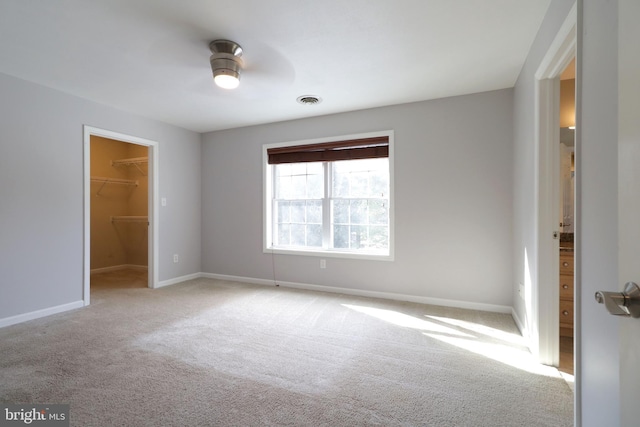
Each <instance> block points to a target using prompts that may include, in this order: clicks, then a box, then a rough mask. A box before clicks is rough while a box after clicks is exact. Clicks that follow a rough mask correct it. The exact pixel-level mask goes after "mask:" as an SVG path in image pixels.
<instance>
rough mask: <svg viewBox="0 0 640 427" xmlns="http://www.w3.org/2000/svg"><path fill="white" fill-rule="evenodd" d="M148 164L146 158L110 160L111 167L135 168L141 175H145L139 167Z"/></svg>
mask: <svg viewBox="0 0 640 427" xmlns="http://www.w3.org/2000/svg"><path fill="white" fill-rule="evenodd" d="M148 162H149V158H148V157H132V158H130V159H119V160H111V166H113V167H118V166H135V167H136V169H138V170H139V171H140V173H141V174H142V175H146V173H145V172H144V171H143V170H142V169H141V168H140V166H139V165H141V164H143V163H148Z"/></svg>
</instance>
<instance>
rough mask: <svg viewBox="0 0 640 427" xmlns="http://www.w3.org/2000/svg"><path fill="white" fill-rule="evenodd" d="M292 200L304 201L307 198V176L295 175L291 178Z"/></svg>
mask: <svg viewBox="0 0 640 427" xmlns="http://www.w3.org/2000/svg"><path fill="white" fill-rule="evenodd" d="M291 188H292V190H291V197H290V198H291V199H304V198H305V197H306V196H307V176H306V175H294V176H292V177H291Z"/></svg>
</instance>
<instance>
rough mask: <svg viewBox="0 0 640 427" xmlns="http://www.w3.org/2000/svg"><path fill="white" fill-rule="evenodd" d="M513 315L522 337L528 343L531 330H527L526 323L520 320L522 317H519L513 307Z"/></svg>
mask: <svg viewBox="0 0 640 427" xmlns="http://www.w3.org/2000/svg"><path fill="white" fill-rule="evenodd" d="M511 317H513V321H514V322H515V324H516V326H517V327H518V330H519V331H520V334H521V335H522V337H523V338H524V341H525V342H526V343H529V338H530V337H529V331H527V328H526V327H525V325H524V323H523V322H522V320H520V317H518V313H516V310H515V308H513V307H512V308H511Z"/></svg>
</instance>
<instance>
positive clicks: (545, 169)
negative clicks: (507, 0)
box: [527, 3, 577, 366]
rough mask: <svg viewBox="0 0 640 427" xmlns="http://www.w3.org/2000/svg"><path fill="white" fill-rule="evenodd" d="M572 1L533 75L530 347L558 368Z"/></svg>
mask: <svg viewBox="0 0 640 427" xmlns="http://www.w3.org/2000/svg"><path fill="white" fill-rule="evenodd" d="M576 27H577V4H576V3H574V5H573V7H572V8H571V10H570V11H569V13H568V15H567V17H566V18H565V20H564V22H563V24H562V26H561V27H560V29H559V30H558V33H557V34H556V36H555V38H554V40H553V42H552V43H551V45H550V46H549V49H548V50H547V53H546V54H545V56H544V58H543V59H542V61H541V62H540V66H539V67H538V69H537V71H536V73H535V145H536V147H535V156H536V158H535V175H536V176H535V186H536V188H535V194H536V195H537V197H536V200H535V207H536V226H535V227H536V229H535V236H536V237H535V245H536V250H535V254H536V257H535V267H534V268H533V281H532V282H533V286H532V292H531V298H532V301H531V307H532V312H531V313H529V316H530V318H531V325H530V327H529V329H528V332H529V333H528V334H527V335H529V337H530V340H529V341H530V348H531V350H532V352H533V353H534V355H535V356H536V357H537V359H538V361H539V362H540V363H544V364H548V365H553V366H558V364H559V361H560V346H559V290H558V281H559V276H558V274H559V266H558V263H559V261H558V256H557V255H558V254H559V241H558V240H554V239H553V237H552V234H553V232H554V231H559V219H558V217H559V212H560V206H559V204H560V200H559V194H558V192H559V187H560V176H559V175H560V174H559V162H560V159H559V156H560V151H559V132H558V130H559V129H560V124H559V113H560V106H559V98H560V94H559V87H560V82H559V76H560V74H561V73H562V71H563V70H564V68H566V66H567V65H568V64H569V63H570V62H571V60H572V59H573V58H574V57H575V55H576V45H577V31H576Z"/></svg>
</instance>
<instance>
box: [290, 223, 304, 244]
mask: <svg viewBox="0 0 640 427" xmlns="http://www.w3.org/2000/svg"><path fill="white" fill-rule="evenodd" d="M304 242H305V226H304V224H291V245H294V246H304Z"/></svg>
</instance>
